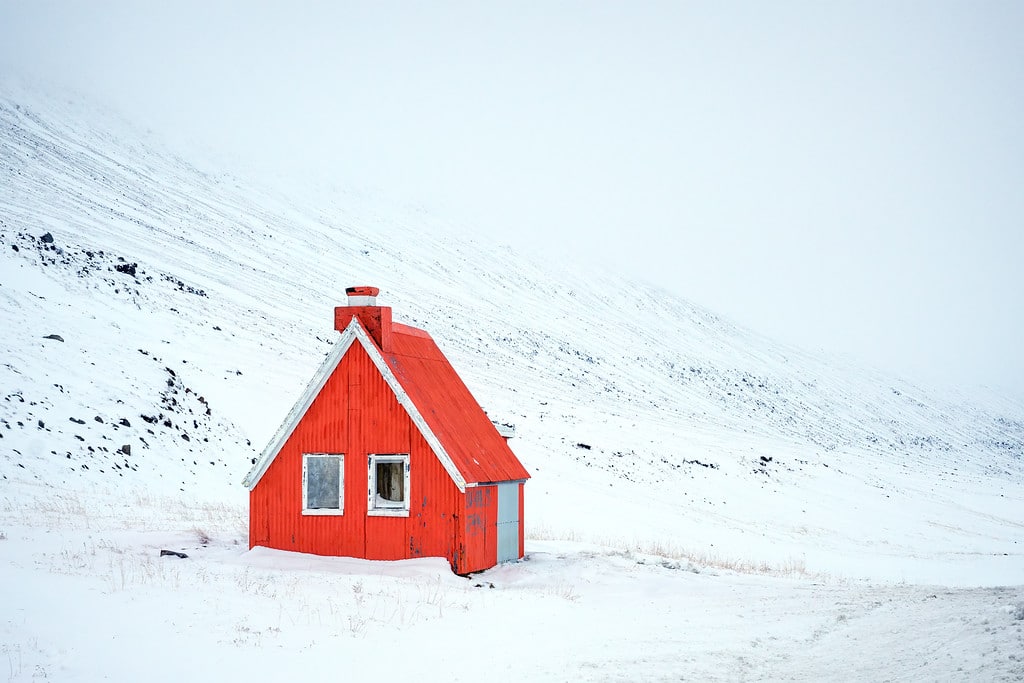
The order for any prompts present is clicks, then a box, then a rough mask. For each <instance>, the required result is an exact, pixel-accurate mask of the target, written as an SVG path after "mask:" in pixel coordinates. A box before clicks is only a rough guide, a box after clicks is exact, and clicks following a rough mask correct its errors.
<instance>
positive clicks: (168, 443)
mask: <svg viewBox="0 0 1024 683" xmlns="http://www.w3.org/2000/svg"><path fill="white" fill-rule="evenodd" d="M0 176H2V177H0V187H2V190H0V254H2V256H0V268H2V270H0V274H2V278H0V284H2V288H0V295H2V301H3V309H2V312H3V318H4V321H5V327H6V328H7V329H8V332H6V333H5V342H6V349H5V359H4V363H3V367H2V368H0V373H2V376H0V385H2V386H3V387H4V397H3V399H4V400H3V401H0V410H2V412H0V419H2V420H3V423H0V432H2V433H3V441H2V442H0V445H2V447H3V453H4V456H3V459H2V460H0V468H2V470H0V473H2V475H3V476H4V477H5V478H6V479H7V481H8V482H11V484H12V485H10V486H7V487H5V488H6V489H7V491H9V492H10V493H5V494H4V495H6V496H9V497H11V498H14V499H19V497H21V496H22V495H24V494H23V493H22V491H23V489H22V488H21V486H22V485H30V487H29V488H28V489H27V490H29V491H33V492H34V493H33V494H32V495H35V496H45V495H46V493H45V491H46V490H47V486H49V485H59V486H60V487H62V488H65V489H72V490H89V491H108V492H110V494H111V495H116V494H118V492H121V491H123V490H125V487H128V489H145V490H154V489H156V490H158V491H160V492H161V493H164V494H175V493H177V494H187V495H195V496H197V497H198V498H200V499H203V500H210V499H227V500H231V501H235V502H238V503H240V502H242V501H243V500H244V491H243V490H242V489H241V487H240V486H239V485H238V483H237V482H238V481H239V480H240V478H241V477H242V476H243V475H244V473H245V471H246V469H247V467H248V464H249V462H250V460H251V458H252V457H254V455H255V453H256V452H257V451H258V450H259V449H260V448H261V447H262V445H263V444H264V443H265V441H266V439H267V438H268V437H269V435H270V434H271V432H272V431H273V429H274V428H275V427H276V424H277V422H278V421H279V420H280V419H281V416H282V415H284V414H285V413H286V412H287V409H288V408H289V407H290V405H291V402H292V401H293V400H294V398H295V397H296V396H297V395H298V393H299V392H300V391H301V389H302V387H303V385H304V383H305V382H306V381H307V379H308V377H309V376H310V375H311V373H312V371H313V369H314V368H315V367H316V365H317V363H318V362H319V359H320V358H321V357H322V356H323V354H325V353H326V351H327V349H328V347H329V343H330V339H332V338H333V331H332V329H331V323H332V318H331V308H332V306H334V305H336V304H337V303H339V302H340V301H341V298H342V294H343V288H344V287H345V286H347V285H349V284H355V283H362V284H373V285H376V286H379V287H381V288H382V301H383V302H384V303H386V304H388V305H392V306H394V309H395V315H396V318H397V319H398V320H402V321H405V322H409V323H411V324H414V325H419V326H423V327H425V328H426V329H428V330H429V331H430V332H431V333H432V334H433V335H434V336H435V338H436V339H437V340H438V342H439V343H440V345H441V346H442V348H443V349H445V351H446V352H447V353H448V354H449V356H450V357H451V358H452V360H453V362H454V363H455V365H456V367H457V368H459V369H460V371H461V372H462V373H463V375H464V377H465V378H466V380H467V382H468V383H469V385H470V387H471V388H472V389H473V390H474V392H475V393H476V395H477V396H478V398H479V399H480V400H481V402H482V403H483V404H484V406H485V407H486V408H488V409H489V410H490V411H491V413H492V415H493V416H494V417H497V418H501V419H505V420H509V421H512V422H515V423H516V425H517V428H518V430H519V434H520V437H519V438H518V439H517V441H516V442H515V445H516V449H517V451H518V452H519V453H520V455H521V457H522V458H523V460H524V461H525V462H526V464H527V466H528V468H529V469H531V471H533V472H534V473H535V479H534V481H533V482H531V486H530V489H531V491H530V493H529V494H528V495H529V502H528V515H529V517H528V523H529V524H532V525H533V526H534V528H535V529H536V530H537V532H538V533H546V534H547V535H551V536H559V535H561V536H572V537H579V538H584V539H588V540H599V541H613V542H616V543H620V544H621V543H624V542H637V543H664V542H669V543H672V544H674V545H677V546H678V547H680V548H688V549H690V548H692V549H695V550H697V551H699V552H706V553H711V554H716V555H717V554H721V555H723V556H726V557H743V558H750V559H753V560H761V559H765V560H768V561H771V562H787V561H790V560H792V559H794V558H797V559H799V560H800V561H802V562H807V564H808V566H809V567H810V568H811V569H813V570H820V569H827V570H829V571H843V570H846V571H849V572H850V573H851V574H854V575H867V576H883V577H889V576H898V577H900V578H902V577H905V576H907V574H904V573H903V572H908V571H909V572H910V574H909V575H910V577H911V578H915V577H917V578H928V577H934V576H938V577H943V578H950V579H953V580H958V581H959V580H963V581H967V582H970V581H971V576H972V574H974V573H975V572H977V571H978V570H977V569H976V566H977V564H978V562H977V558H976V557H975V556H974V555H971V553H979V554H980V555H981V556H982V557H983V558H984V562H983V564H984V563H990V564H993V565H994V566H992V567H990V568H988V569H985V570H984V571H983V572H982V574H981V576H982V577H985V576H990V575H991V576H992V577H994V579H993V580H1003V579H1004V577H1005V576H1006V575H1007V573H1008V572H1009V573H1011V574H1012V572H1014V571H1017V570H1018V569H1019V568H1020V558H1021V548H1020V546H1019V545H1018V544H1017V540H1019V538H1020V536H1021V530H1022V529H1024V514H1022V513H1021V510H1022V509H1024V505H1022V504H1021V503H1022V493H1021V491H1022V487H1021V482H1022V478H1024V477H1022V475H1024V461H1022V455H1024V407H1022V406H1020V405H1018V404H1015V403H1013V402H1011V401H1008V400H1004V399H1000V398H998V397H992V396H977V395H975V396H969V397H950V396H946V395H942V394H940V393H937V392H934V391H929V390H927V389H925V388H922V387H918V386H915V385H912V384H909V383H907V382H904V381H901V380H898V379H896V378H892V377H887V376H884V375H882V374H880V373H877V372H873V371H869V370H865V369H863V368H858V367H852V366H850V365H848V364H844V363H842V362H839V361H836V360H835V359H829V358H821V357H818V356H814V355H811V354H807V353H803V352H800V351H797V350H794V349H791V348H787V347H784V346H781V345H778V344H775V343H773V342H771V341H770V340H768V339H765V338H763V337H760V336H758V335H756V334H754V333H751V332H749V331H747V330H744V329H742V328H739V327H736V326H735V325H733V324H731V323H729V322H727V321H725V320H722V319H720V318H718V317H716V316H715V315H713V314H711V313H709V312H707V311H705V310H703V309H700V308H699V307H696V306H694V305H692V304H689V303H687V302H685V301H682V300H680V299H678V298H675V297H673V296H672V295H670V294H668V293H666V292H663V291H660V290H657V289H655V288H652V287H650V286H647V285H644V284H641V283H636V282H630V281H627V280H624V279H621V278H619V277H616V276H614V275H613V274H608V273H598V272H592V271H591V270H590V269H587V268H586V267H584V266H582V265H579V264H573V263H559V262H556V260H555V259H550V258H549V259H546V258H545V257H540V256H536V255H530V256H521V255H517V254H516V253H514V252H512V251H511V250H510V249H508V248H505V247H500V246H494V245H488V244H481V243H478V242H476V241H475V240H473V238H472V237H471V236H470V235H468V234H467V233H468V231H467V230H466V229H465V228H461V227H459V226H453V225H449V224H447V223H445V222H444V221H442V220H438V219H437V218H435V217H433V216H431V215H430V214H428V213H426V212H424V211H422V210H420V209H417V208H415V207H400V206H394V205H390V204H387V203H386V202H383V201H381V200H380V199H378V198H374V197H367V196H362V195H359V194H357V193H352V192H348V193H344V192H341V193H339V192H333V193H328V192H325V191H323V190H318V189H313V188H299V189H294V190H290V191H289V192H288V193H281V192H278V191H273V190H268V189H266V188H261V187H258V186H255V185H249V184H246V183H244V182H242V181H239V180H237V179H235V178H233V177H230V176H227V175H224V174H217V173H211V172H208V171H204V170H201V169H198V168H196V167H194V166H193V165H191V164H189V163H187V162H185V161H184V160H182V159H180V158H179V157H177V156H175V155H173V154H171V153H168V152H166V151H165V150H163V149H161V148H160V147H159V146H157V144H156V143H154V142H151V141H150V140H149V139H148V138H147V137H145V136H141V135H139V134H137V133H135V132H133V131H132V130H131V129H130V128H129V127H127V126H125V125H124V124H120V123H116V122H114V121H113V120H112V119H109V118H105V117H103V116H101V115H98V114H95V113H94V112H93V111H92V110H90V109H88V108H86V107H84V106H81V105H78V104H75V103H71V102H64V101H60V100H52V99H47V98H46V97H44V96H39V95H36V94H34V93H24V92H16V94H14V95H8V96H4V97H3V98H0ZM47 235H48V236H49V237H47ZM50 239H52V240H53V241H52V242H50V241H49V240H50ZM50 334H59V335H61V336H62V337H63V338H64V341H63V342H60V341H55V340H50V339H45V338H44V337H46V336H47V335H50ZM101 420H102V421H101ZM79 421H81V422H79ZM122 421H124V422H127V423H128V424H123V423H122ZM40 422H42V423H43V426H40V425H39V423H40ZM83 423H84V424H83ZM125 446H127V447H128V449H127V451H128V452H125V449H124V447H125ZM14 484H18V485H19V486H14ZM641 500H642V501H646V502H645V503H644V504H639V503H638V501H641ZM851 507H852V508H854V509H857V510H858V514H857V515H850V514H849V510H850V509H851ZM652 513H653V514H652ZM951 527H953V530H951ZM623 529H627V530H628V531H627V532H626V533H625V534H624V533H623V532H622V530H623ZM890 551H891V552H890ZM965 553H967V554H965ZM1003 553H1008V554H1006V555H1003ZM851 555H852V556H853V558H854V562H853V564H852V565H851V563H850V561H849V560H850V558H851ZM890 555H891V557H890ZM879 557H882V558H888V559H885V561H883V562H882V565H883V567H882V568H877V567H875V566H874V565H875V564H876V563H877V562H878V561H879ZM908 557H915V558H919V559H926V560H932V559H938V560H940V565H941V566H942V567H943V569H941V570H937V569H935V567H929V568H918V569H913V570H910V569H907V568H906V567H905V566H904V565H905V564H906V558H908ZM1004 558H1012V560H1013V562H1012V563H1010V564H1007V563H1008V562H1009V559H1004ZM887 563H888V564H887ZM950 563H952V567H953V568H952V569H950V568H949V567H950ZM936 572H937V573H936Z"/></svg>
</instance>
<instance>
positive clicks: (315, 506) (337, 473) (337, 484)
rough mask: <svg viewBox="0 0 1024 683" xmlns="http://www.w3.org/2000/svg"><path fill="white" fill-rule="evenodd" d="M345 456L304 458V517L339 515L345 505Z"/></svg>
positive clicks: (306, 456)
mask: <svg viewBox="0 0 1024 683" xmlns="http://www.w3.org/2000/svg"><path fill="white" fill-rule="evenodd" d="M344 502H345V456H344V455H341V454H337V455H334V454H328V453H303V454H302V514H304V515H340V514H342V512H343V511H344V508H345V505H344Z"/></svg>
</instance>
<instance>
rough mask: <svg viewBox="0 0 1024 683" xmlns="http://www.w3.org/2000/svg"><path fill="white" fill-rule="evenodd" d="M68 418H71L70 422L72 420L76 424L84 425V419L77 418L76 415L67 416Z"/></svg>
mask: <svg viewBox="0 0 1024 683" xmlns="http://www.w3.org/2000/svg"><path fill="white" fill-rule="evenodd" d="M68 419H69V420H71V421H72V422H74V423H75V424H76V425H84V424H85V420H79V419H78V418H77V417H69V418H68Z"/></svg>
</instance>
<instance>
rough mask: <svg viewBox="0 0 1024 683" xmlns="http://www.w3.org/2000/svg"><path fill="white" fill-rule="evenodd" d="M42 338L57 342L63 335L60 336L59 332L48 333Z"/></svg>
mask: <svg viewBox="0 0 1024 683" xmlns="http://www.w3.org/2000/svg"><path fill="white" fill-rule="evenodd" d="M43 339H53V340H56V341H59V342H62V341H64V337H62V336H60V335H59V334H48V335H46V336H45V337H43Z"/></svg>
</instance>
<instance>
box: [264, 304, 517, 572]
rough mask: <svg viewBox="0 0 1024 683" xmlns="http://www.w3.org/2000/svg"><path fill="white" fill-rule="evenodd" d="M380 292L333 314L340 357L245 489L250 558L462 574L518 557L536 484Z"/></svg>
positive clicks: (320, 375) (316, 381)
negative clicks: (283, 554) (289, 556)
mask: <svg viewBox="0 0 1024 683" xmlns="http://www.w3.org/2000/svg"><path fill="white" fill-rule="evenodd" d="M378 291H379V290H378V289H377V288H375V287H350V288H349V289H348V290H346V293H347V294H348V306H340V307H338V308H335V309H334V327H335V329H336V330H338V331H339V332H340V333H341V338H340V339H338V341H337V342H336V343H335V346H334V349H333V350H332V351H331V353H330V355H328V356H327V359H326V360H325V361H324V363H323V365H322V366H321V367H320V370H319V371H318V372H317V373H316V375H315V376H314V377H313V379H312V380H311V381H310V383H309V386H308V387H307V388H306V391H305V392H304V393H303V394H302V396H301V397H300V398H299V400H298V402H297V403H296V404H295V407H294V408H292V410H291V412H290V413H289V414H288V417H287V418H286V419H285V421H284V424H282V425H281V427H280V429H279V430H278V432H277V434H276V435H275V436H274V438H273V439H272V440H271V442H270V443H269V444H268V445H267V448H266V449H265V450H264V451H263V454H262V455H261V457H260V458H259V460H258V461H257V462H256V465H255V466H254V467H253V469H252V471H251V472H249V474H248V476H247V477H246V478H245V484H246V486H248V487H249V547H250V548H251V547H254V546H258V545H260V546H265V547H268V548H279V549H281V550H294V551H297V552H304V553H314V554H317V555H344V556H348V557H362V558H366V559H370V560H401V559H406V558H412V557H445V558H447V559H448V561H449V562H450V563H451V566H452V570H453V571H454V572H455V573H457V574H468V573H470V572H476V571H481V570H483V569H487V568H488V567H493V566H494V565H495V564H497V563H499V562H504V561H508V560H515V559H519V558H521V557H522V556H523V484H524V483H525V482H526V480H527V479H529V477H530V475H529V474H528V473H527V471H526V469H525V468H524V467H523V465H522V464H521V463H520V462H519V460H518V459H517V458H516V456H515V454H513V453H512V451H511V449H509V447H508V444H507V443H506V437H503V436H502V434H500V433H499V432H498V429H497V428H496V427H495V425H494V424H492V423H491V421H490V419H489V418H488V417H487V414H486V413H484V411H483V409H482V408H481V407H480V405H479V404H478V403H477V402H476V400H475V399H474V398H473V395H472V394H471V393H470V392H469V389H468V388H466V385H465V384H464V383H463V382H462V380H461V379H460V378H459V376H458V374H457V373H456V372H455V369H454V368H453V367H452V366H451V363H449V362H448V359H447V358H445V357H444V354H442V353H441V350H440V349H439V348H438V347H437V344H435V343H434V340H433V339H431V338H430V335H428V334H427V333H426V332H424V331H423V330H419V329H416V328H414V327H408V326H406V325H400V324H398V323H393V322H392V321H391V309H390V308H389V307H384V306H378V305H377V294H378Z"/></svg>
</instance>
